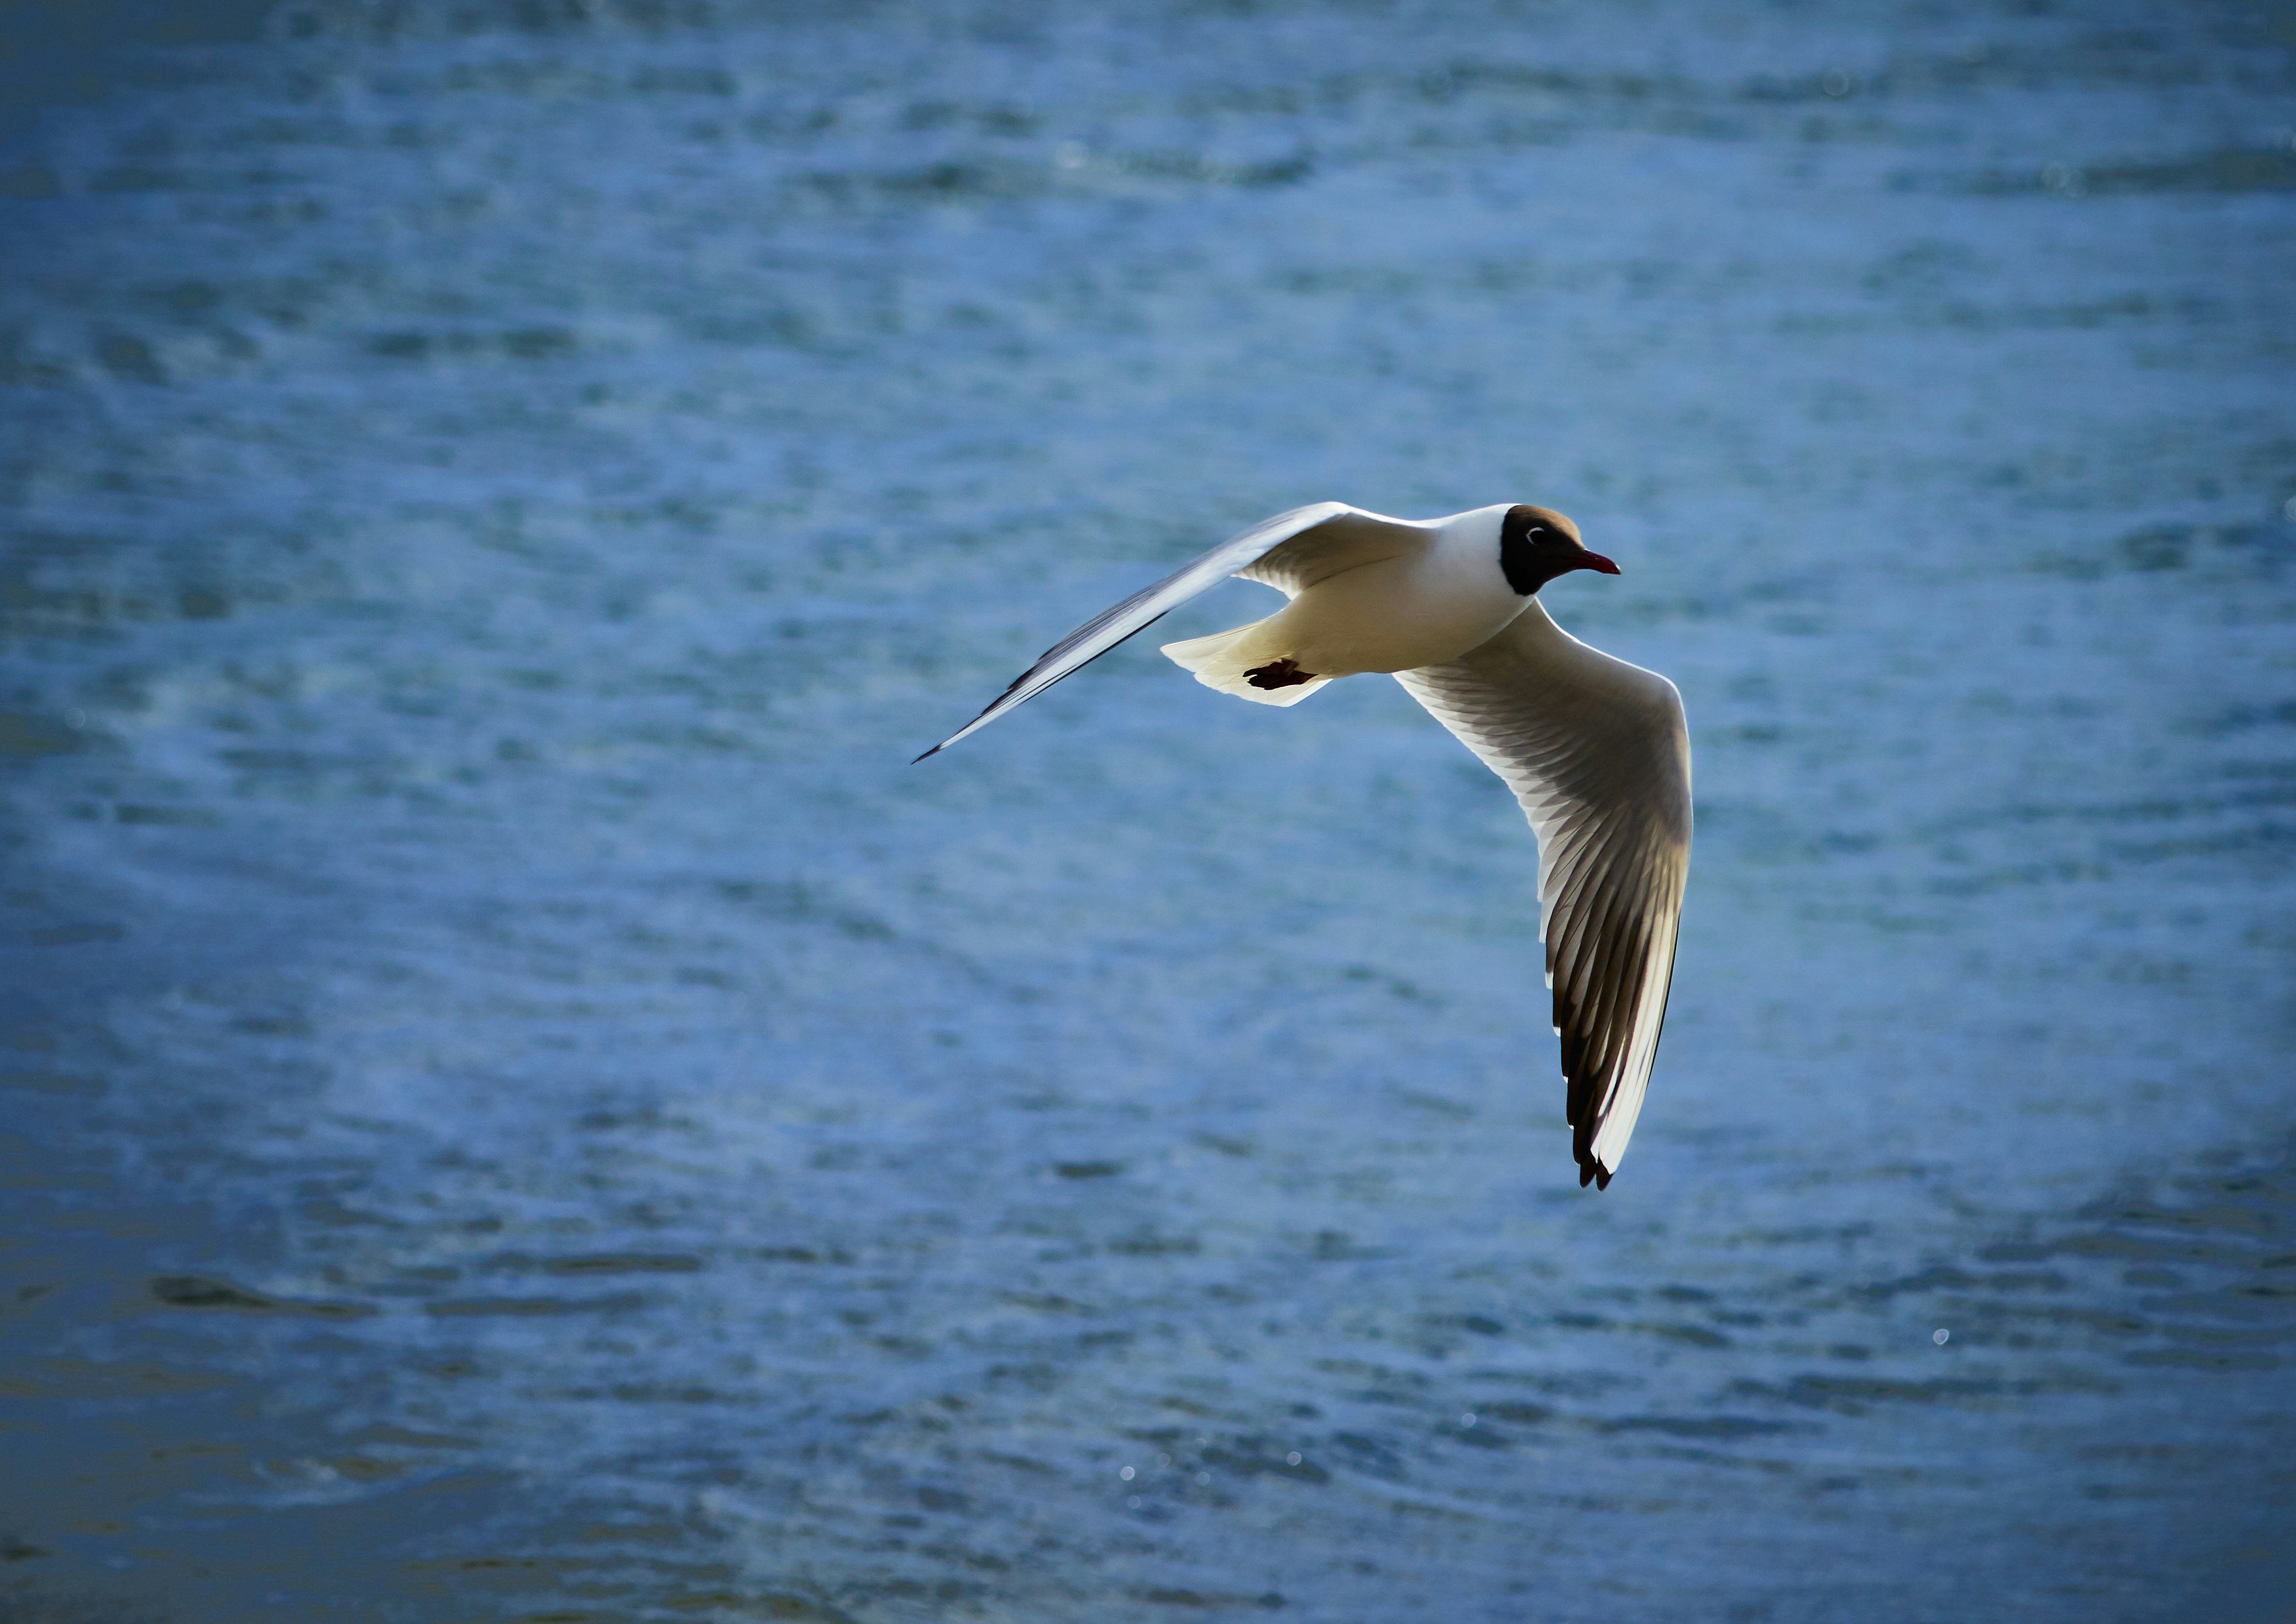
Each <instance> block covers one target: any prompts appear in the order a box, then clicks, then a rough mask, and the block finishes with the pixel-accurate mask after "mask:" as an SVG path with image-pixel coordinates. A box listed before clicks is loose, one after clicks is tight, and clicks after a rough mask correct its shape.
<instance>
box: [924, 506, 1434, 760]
mask: <svg viewBox="0 0 2296 1624" xmlns="http://www.w3.org/2000/svg"><path fill="white" fill-rule="evenodd" d="M1440 528H1441V527H1440V526H1439V525H1434V524H1422V523H1418V522H1415V521H1412V520H1408V519H1389V518H1385V517H1382V515H1380V514H1378V513H1365V512H1364V511H1363V510H1362V509H1361V508H1357V507H1349V505H1348V504H1346V503H1344V502H1317V503H1314V504H1311V505H1309V506H1307V507H1295V508H1293V509H1292V511H1291V512H1290V513H1278V514H1276V515H1275V518H1273V519H1263V520H1261V521H1259V523H1258V524H1255V525H1253V526H1252V527H1251V529H1248V530H1246V531H1244V532H1243V533H1242V534H1241V535H1239V536H1234V537H1230V538H1229V539H1228V540H1226V541H1224V542H1222V543H1220V545H1218V546H1216V547H1214V548H1213V549H1212V550H1211V551H1210V552H1209V553H1207V554H1204V555H1203V556H1202V557H1201V558H1198V559H1195V560H1193V562H1189V563H1185V564H1183V565H1181V566H1180V568H1178V569H1177V570H1174V571H1173V572H1172V573H1171V574H1169V575H1168V576H1166V577H1165V578H1163V579H1162V580H1160V581H1158V582H1157V583H1156V584H1155V585H1154V586H1149V587H1146V588H1144V589H1143V590H1141V591H1139V592H1136V593H1134V594H1133V595H1131V596H1130V597H1128V598H1127V599H1125V600H1124V602H1122V603H1119V604H1118V605H1116V607H1115V608H1113V609H1109V610H1103V611H1101V612H1100V613H1099V614H1096V615H1095V616H1094V617H1093V618H1092V619H1089V620H1087V621H1086V622H1085V623H1084V624H1083V625H1082V626H1079V627H1077V628H1076V630H1074V631H1072V632H1070V634H1069V635H1068V636H1065V637H1063V638H1062V639H1061V640H1060V641H1059V642H1058V643H1056V644H1054V645H1053V646H1052V647H1051V648H1049V649H1047V650H1046V651H1045V654H1044V658H1042V659H1041V660H1037V663H1036V664H1034V665H1032V666H1030V667H1029V668H1028V669H1027V670H1025V671H1023V672H1021V675H1020V676H1019V677H1015V678H1013V685H1012V686H1011V687H1009V688H1007V689H1005V692H1004V693H1001V694H999V695H998V696H997V698H996V701H995V702H994V703H993V704H991V705H990V706H989V707H988V709H986V710H984V711H982V712H981V713H980V715H979V716H977V717H975V718H972V720H971V721H970V722H967V723H966V724H965V725H964V726H963V727H960V728H959V729H957V730H956V732H955V733H953V734H949V736H948V737H947V738H946V739H943V740H942V741H941V742H939V743H938V744H936V745H934V746H933V747H932V749H931V750H927V751H925V754H924V756H919V757H918V758H917V759H918V760H920V761H922V760H923V759H925V756H932V755H938V754H939V753H940V752H941V751H942V750H947V748H948V747H949V746H950V745H952V744H954V743H955V742H957V741H958V740H959V739H961V738H963V737H964V735H965V734H969V733H971V732H972V731H973V730H974V729H976V728H980V727H986V726H988V724H989V723H991V722H993V721H995V720H996V718H998V717H1000V716H1003V715H1004V714H1005V712H1006V711H1008V710H1010V709H1013V707H1014V706H1016V705H1020V704H1024V703H1026V702H1027V701H1029V700H1032V699H1034V698H1036V697H1037V695H1038V694H1039V693H1043V692H1044V691H1045V690H1046V689H1047V688H1049V687H1051V686H1052V685H1054V683H1056V682H1058V681H1060V679H1061V678H1062V677H1066V676H1067V675H1068V674H1069V673H1070V672H1071V671H1076V670H1081V669H1082V668H1084V667H1086V666H1087V665H1090V664H1091V663H1092V662H1093V661H1094V660H1097V659H1099V658H1100V657H1101V656H1102V655H1103V654H1105V653H1107V652H1108V651H1109V650H1111V649H1112V648H1114V647H1115V646H1116V645H1117V644H1119V643H1121V642H1123V641H1124V640H1125V639H1126V638H1128V637H1129V636H1133V635H1134V634H1135V633H1137V632H1141V631H1144V630H1145V629H1146V628H1147V627H1150V626H1151V625H1152V624H1154V623H1155V622H1156V621H1158V620H1160V619H1163V618H1164V616H1166V615H1168V614H1169V613H1170V612H1171V611H1173V610H1176V609H1177V608H1178V607H1179V606H1180V605H1181V604H1183V603H1186V602H1187V601H1188V600H1189V599H1190V598H1192V597H1194V596H1195V595H1197V594H1198V593H1200V592H1203V591H1206V590H1208V589H1209V588H1210V587H1212V586H1216V585H1218V583H1219V582H1220V581H1222V580H1224V579H1226V578H1227V577H1229V576H1231V575H1243V576H1248V577H1250V578H1252V579H1253V580H1259V581H1265V582H1267V585H1269V586H1280V587H1282V588H1283V590H1284V591H1285V592H1286V593H1289V594H1291V595H1292V596H1294V597H1296V596H1298V595H1299V594H1300V592H1301V591H1302V590H1303V589H1305V588H1306V587H1308V586H1313V585H1314V584H1315V583H1316V582H1317V581H1319V580H1322V579H1323V578H1324V577H1326V576H1330V575H1336V574H1338V573H1339V572H1340V571H1341V570H1349V569H1353V568H1354V567H1355V566H1356V565H1357V564H1365V563H1370V562H1373V561H1374V560H1375V559H1382V558H1394V557H1398V556H1399V555H1400V554H1402V553H1403V552H1404V551H1405V550H1406V548H1409V547H1413V546H1422V545H1426V543H1427V542H1428V541H1429V540H1431V539H1432V538H1433V537H1434V536H1435V535H1436V534H1437V532H1438V531H1439V529H1440Z"/></svg>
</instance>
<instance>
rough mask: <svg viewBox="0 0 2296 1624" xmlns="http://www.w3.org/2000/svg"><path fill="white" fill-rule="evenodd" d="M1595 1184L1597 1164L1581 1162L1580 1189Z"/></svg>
mask: <svg viewBox="0 0 2296 1624" xmlns="http://www.w3.org/2000/svg"><path fill="white" fill-rule="evenodd" d="M1594 1182H1595V1164H1594V1163H1593V1162H1591V1161H1582V1162H1580V1163H1579V1188H1580V1189H1582V1190H1583V1189H1585V1188H1586V1187H1587V1185H1590V1184H1593V1183H1594Z"/></svg>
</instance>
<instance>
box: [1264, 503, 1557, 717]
mask: <svg viewBox="0 0 2296 1624" xmlns="http://www.w3.org/2000/svg"><path fill="white" fill-rule="evenodd" d="M1505 512H1506V509H1505V507H1503V506H1502V507H1488V508H1478V509H1476V510H1475V511H1473V512H1472V513H1461V514H1460V515H1458V516H1457V517H1456V518H1455V519H1452V520H1450V521H1447V523H1446V524H1445V525H1444V527H1443V530H1442V532H1441V534H1440V535H1439V537H1437V538H1436V539H1435V541H1434V543H1433V544H1432V545H1430V546H1427V547H1424V548H1420V549H1416V550H1415V551H1413V552H1411V553H1409V554H1405V555H1404V556H1402V557H1399V558H1392V559H1386V560H1382V561H1381V562H1377V563H1372V564H1365V565H1364V566H1362V567H1361V568H1358V569H1354V570H1347V571H1345V572H1343V573H1341V574H1339V575H1335V576H1332V577H1330V578H1327V579H1325V580H1323V581H1319V582H1317V583H1316V585H1315V586H1310V587H1308V589H1307V590H1306V591H1305V592H1303V593H1301V594H1300V595H1299V597H1297V598H1296V599H1294V600H1293V601H1292V606H1291V607H1290V608H1289V609H1287V610H1285V611H1283V614H1282V615H1280V616H1278V617H1277V619H1278V620H1279V621H1282V622H1284V623H1286V624H1285V625H1284V627H1283V629H1284V632H1285V633H1286V634H1287V636H1286V641H1287V642H1288V643H1289V644H1291V645H1292V648H1293V649H1294V650H1295V651H1296V654H1295V657H1296V658H1297V659H1298V660H1299V662H1300V665H1301V666H1302V667H1304V668H1306V669H1308V670H1310V671H1316V672H1320V673H1324V674H1326V675H1330V676H1333V677H1341V676H1349V675H1352V674H1354V673H1356V672H1359V671H1408V670H1413V669H1415V668H1418V667H1420V666H1426V665H1439V664H1440V663H1442V662H1443V661H1445V660H1456V659H1457V658H1458V657H1459V656H1460V655H1461V654H1464V653H1465V652H1467V651H1468V650H1469V649H1471V648H1474V647H1476V646H1478V645H1479V644H1482V643H1483V642H1485V641H1486V640H1488V638H1490V637H1491V636H1494V635H1495V634H1497V632H1498V631H1499V630H1501V629H1502V628H1503V627H1505V626H1506V625H1507V623H1508V622H1510V621H1511V620H1513V619H1514V618H1515V616H1517V615H1519V614H1521V612H1522V610H1523V606H1524V605H1525V604H1527V603H1529V602H1530V600H1529V598H1526V597H1524V596H1522V595H1521V594H1520V593H1518V592H1516V591H1515V590H1514V588H1513V587H1512V586H1509V585H1507V579H1506V575H1505V571H1504V570H1501V569H1500V567H1499V521H1500V518H1501V516H1502V515H1503V514H1504V513H1505ZM1270 629H1271V630H1272V629H1274V628H1273V627H1272V626H1271V628H1270Z"/></svg>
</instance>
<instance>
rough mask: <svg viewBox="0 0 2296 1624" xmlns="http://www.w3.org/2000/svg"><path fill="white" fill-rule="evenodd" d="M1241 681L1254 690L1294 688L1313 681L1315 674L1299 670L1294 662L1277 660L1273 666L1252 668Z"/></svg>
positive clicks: (1298, 665) (1297, 664) (1298, 664)
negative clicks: (1248, 684)
mask: <svg viewBox="0 0 2296 1624" xmlns="http://www.w3.org/2000/svg"><path fill="white" fill-rule="evenodd" d="M1243 680H1244V681H1246V682H1248V683H1250V684H1251V685H1252V686H1253V687H1255V688H1296V687H1298V686H1299V685H1300V684H1301V683H1309V682H1313V681H1315V680H1316V674H1315V673H1314V672H1313V671H1303V670H1301V669H1300V662H1299V661H1298V660H1277V661H1276V662H1275V664H1274V665H1265V666H1254V667H1252V668H1251V669H1250V670H1249V671H1246V672H1245V673H1244V674H1243Z"/></svg>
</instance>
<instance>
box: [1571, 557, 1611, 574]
mask: <svg viewBox="0 0 2296 1624" xmlns="http://www.w3.org/2000/svg"><path fill="white" fill-rule="evenodd" d="M1579 568H1580V569H1581V570H1601V571H1602V572H1603V574H1604V575H1616V574H1617V573H1618V572H1619V567H1618V565H1616V564H1614V563H1612V562H1611V561H1610V560H1609V559H1607V558H1604V557H1603V555H1602V554H1600V553H1589V554H1587V556H1586V557H1585V558H1584V559H1583V560H1581V561H1580V562H1579Z"/></svg>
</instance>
